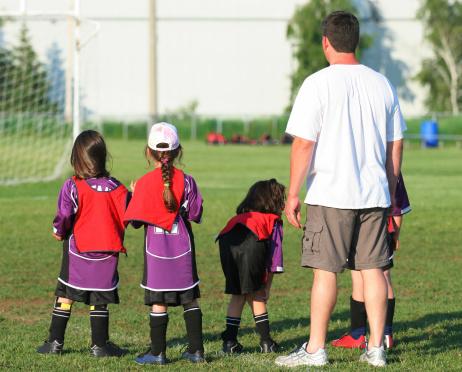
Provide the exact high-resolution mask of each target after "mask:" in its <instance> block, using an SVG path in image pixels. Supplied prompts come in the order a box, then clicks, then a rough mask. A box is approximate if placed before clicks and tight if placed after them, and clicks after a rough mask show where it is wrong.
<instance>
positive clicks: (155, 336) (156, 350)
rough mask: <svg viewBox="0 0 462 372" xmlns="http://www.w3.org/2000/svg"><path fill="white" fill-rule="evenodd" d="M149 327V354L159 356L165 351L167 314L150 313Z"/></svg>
mask: <svg viewBox="0 0 462 372" xmlns="http://www.w3.org/2000/svg"><path fill="white" fill-rule="evenodd" d="M149 318H150V326H151V353H152V354H153V355H159V354H160V353H162V352H165V350H166V349H167V325H168V314H167V313H166V312H163V313H155V312H151V313H150V315H149Z"/></svg>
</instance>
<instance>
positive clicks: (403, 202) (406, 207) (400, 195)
mask: <svg viewBox="0 0 462 372" xmlns="http://www.w3.org/2000/svg"><path fill="white" fill-rule="evenodd" d="M395 201H396V206H395V208H394V209H393V211H392V212H391V215H392V216H401V215H403V214H406V213H409V212H410V211H411V204H410V203H409V197H408V196H407V191H406V187H405V186H404V179H403V175H402V174H401V173H400V174H399V177H398V182H397V184H396V194H395Z"/></svg>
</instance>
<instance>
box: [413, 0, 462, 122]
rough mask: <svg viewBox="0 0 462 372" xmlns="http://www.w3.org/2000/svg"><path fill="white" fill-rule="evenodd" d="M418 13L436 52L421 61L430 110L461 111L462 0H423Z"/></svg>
mask: <svg viewBox="0 0 462 372" xmlns="http://www.w3.org/2000/svg"><path fill="white" fill-rule="evenodd" d="M417 17H418V18H419V19H421V20H422V21H423V23H424V28H425V39H426V40H427V41H428V42H429V43H430V45H431V47H432V49H433V52H434V56H433V57H432V58H427V59H425V60H424V61H423V62H422V67H421V70H420V72H419V73H418V74H417V80H418V81H419V82H420V83H421V84H422V85H424V86H427V87H428V88H429V95H428V97H427V99H426V101H425V103H426V105H427V108H428V109H429V110H431V111H451V112H452V113H453V114H459V113H460V105H461V104H462V2H461V1H460V0H452V1H451V0H423V3H422V6H421V8H420V9H419V11H418V13H417Z"/></svg>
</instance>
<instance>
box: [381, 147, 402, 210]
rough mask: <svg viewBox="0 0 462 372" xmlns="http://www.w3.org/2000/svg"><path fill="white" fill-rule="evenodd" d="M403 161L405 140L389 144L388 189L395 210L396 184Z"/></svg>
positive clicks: (387, 163) (387, 162)
mask: <svg viewBox="0 0 462 372" xmlns="http://www.w3.org/2000/svg"><path fill="white" fill-rule="evenodd" d="M402 159H403V140H402V139H400V140H397V141H392V142H387V161H386V164H385V167H386V171H387V179H388V189H389V191H390V201H391V207H392V208H394V206H395V204H396V202H395V194H396V184H397V182H398V176H399V173H400V172H401V161H402Z"/></svg>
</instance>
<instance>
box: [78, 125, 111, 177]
mask: <svg viewBox="0 0 462 372" xmlns="http://www.w3.org/2000/svg"><path fill="white" fill-rule="evenodd" d="M107 155H108V154H107V149H106V143H105V142H104V138H103V136H102V135H101V134H100V133H98V132H96V131H94V130H85V131H83V132H82V133H80V134H79V135H78V136H77V138H76V139H75V142H74V146H73V147H72V152H71V165H72V167H73V168H74V175H75V176H76V177H77V178H81V179H86V178H93V177H108V176H109V172H108V171H107V170H106V158H107Z"/></svg>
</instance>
